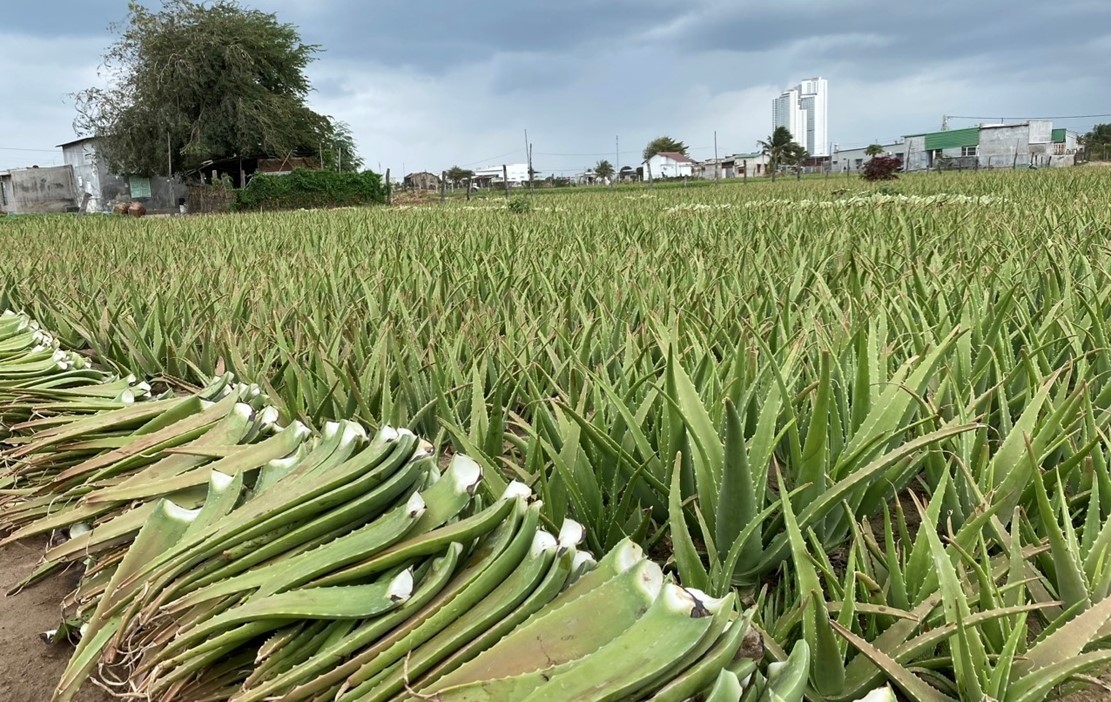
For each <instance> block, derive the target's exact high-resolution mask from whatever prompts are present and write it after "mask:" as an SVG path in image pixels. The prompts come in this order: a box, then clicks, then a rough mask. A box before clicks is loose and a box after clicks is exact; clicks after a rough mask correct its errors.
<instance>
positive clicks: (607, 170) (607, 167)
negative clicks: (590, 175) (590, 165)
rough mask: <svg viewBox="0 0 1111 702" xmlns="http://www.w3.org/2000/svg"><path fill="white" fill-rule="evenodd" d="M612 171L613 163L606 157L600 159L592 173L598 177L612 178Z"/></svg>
mask: <svg viewBox="0 0 1111 702" xmlns="http://www.w3.org/2000/svg"><path fill="white" fill-rule="evenodd" d="M613 173H614V171H613V164H612V163H610V162H609V161H607V160H606V159H602V160H601V161H599V162H598V163H597V164H596V165H595V166H594V175H596V176H598V177H599V178H612V177H613Z"/></svg>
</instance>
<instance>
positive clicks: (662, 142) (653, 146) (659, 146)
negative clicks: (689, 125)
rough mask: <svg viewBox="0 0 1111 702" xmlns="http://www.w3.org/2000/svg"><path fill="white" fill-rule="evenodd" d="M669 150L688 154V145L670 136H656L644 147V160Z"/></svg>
mask: <svg viewBox="0 0 1111 702" xmlns="http://www.w3.org/2000/svg"><path fill="white" fill-rule="evenodd" d="M663 152H669V153H677V154H683V155H684V156H686V155H687V145H686V144H684V143H683V142H681V141H677V140H675V139H672V138H671V137H669V136H662V137H656V138H655V139H653V140H652V141H650V142H648V146H646V147H644V160H645V161H647V160H648V159H650V158H652V157H653V156H655V155H656V154H658V153H663Z"/></svg>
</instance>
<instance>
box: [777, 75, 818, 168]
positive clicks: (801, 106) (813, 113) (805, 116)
mask: <svg viewBox="0 0 1111 702" xmlns="http://www.w3.org/2000/svg"><path fill="white" fill-rule="evenodd" d="M772 124H773V126H774V127H786V128H787V130H788V131H789V132H791V136H793V137H794V138H795V141H796V142H797V143H799V144H801V145H802V146H804V147H806V150H807V151H808V152H810V155H811V156H813V157H824V156H829V83H828V82H827V81H826V79H825V78H821V77H814V78H807V79H806V80H804V81H802V82H801V83H799V84H798V85H796V86H795V87H793V88H790V89H788V90H785V91H783V93H782V94H781V95H780V96H779V97H777V98H776V99H775V100H773V101H772Z"/></svg>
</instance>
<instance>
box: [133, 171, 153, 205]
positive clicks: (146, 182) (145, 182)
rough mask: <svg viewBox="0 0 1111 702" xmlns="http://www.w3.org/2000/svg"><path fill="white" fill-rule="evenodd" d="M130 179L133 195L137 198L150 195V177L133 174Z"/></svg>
mask: <svg viewBox="0 0 1111 702" xmlns="http://www.w3.org/2000/svg"><path fill="white" fill-rule="evenodd" d="M128 181H129V182H128V185H130V186H131V197H133V198H135V199H136V200H138V199H140V198H148V197H150V178H142V177H140V176H131V177H130V178H129V179H128Z"/></svg>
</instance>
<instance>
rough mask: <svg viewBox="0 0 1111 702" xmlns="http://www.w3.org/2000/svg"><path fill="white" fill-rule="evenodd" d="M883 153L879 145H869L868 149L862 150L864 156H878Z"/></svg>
mask: <svg viewBox="0 0 1111 702" xmlns="http://www.w3.org/2000/svg"><path fill="white" fill-rule="evenodd" d="M882 153H883V147H882V146H880V145H879V144H869V145H868V148H866V149H864V155H865V156H879V155H880V154H882Z"/></svg>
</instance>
